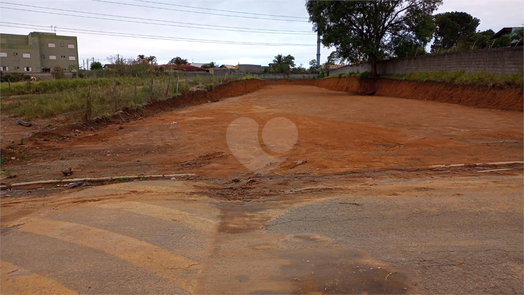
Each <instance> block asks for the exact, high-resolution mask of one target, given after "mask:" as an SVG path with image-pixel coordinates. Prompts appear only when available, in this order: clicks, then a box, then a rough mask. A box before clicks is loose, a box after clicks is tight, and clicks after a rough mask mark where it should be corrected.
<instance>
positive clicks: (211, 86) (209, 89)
mask: <svg viewBox="0 0 524 295" xmlns="http://www.w3.org/2000/svg"><path fill="white" fill-rule="evenodd" d="M213 87H215V85H213V83H210V84H206V85H204V89H205V90H207V91H211V90H213Z"/></svg>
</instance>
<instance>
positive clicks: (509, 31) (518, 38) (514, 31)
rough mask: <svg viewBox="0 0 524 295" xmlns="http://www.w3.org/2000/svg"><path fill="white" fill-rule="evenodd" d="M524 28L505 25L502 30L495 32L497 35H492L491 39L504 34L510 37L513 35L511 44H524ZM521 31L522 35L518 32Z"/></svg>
mask: <svg viewBox="0 0 524 295" xmlns="http://www.w3.org/2000/svg"><path fill="white" fill-rule="evenodd" d="M523 29H524V28H523V27H505V28H502V29H501V30H500V31H498V32H497V33H495V35H493V37H491V40H495V39H498V38H500V37H502V36H505V35H509V36H510V37H512V40H511V43H510V44H511V45H510V46H522V44H523V42H522V30H523ZM519 31H520V35H519V34H518V33H519Z"/></svg>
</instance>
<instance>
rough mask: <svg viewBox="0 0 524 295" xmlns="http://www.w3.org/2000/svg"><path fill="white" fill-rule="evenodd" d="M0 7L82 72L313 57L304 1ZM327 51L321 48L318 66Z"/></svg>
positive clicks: (514, 13) (502, 22)
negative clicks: (96, 64) (63, 48)
mask: <svg viewBox="0 0 524 295" xmlns="http://www.w3.org/2000/svg"><path fill="white" fill-rule="evenodd" d="M0 7H1V8H0V20H1V22H0V26H1V27H2V28H1V31H0V32H1V33H9V34H28V33H29V32H32V31H47V32H50V31H52V29H51V26H56V33H57V34H59V35H70V36H77V37H78V50H79V55H80V56H79V58H80V66H82V60H85V59H87V58H94V59H95V60H98V61H100V62H102V63H105V62H107V60H106V58H107V57H108V56H110V55H115V54H120V55H123V56H124V57H136V56H137V55H138V54H144V55H148V56H149V55H154V56H156V57H157V59H158V63H160V64H163V63H167V62H168V61H169V60H170V59H171V58H172V57H175V56H180V57H182V58H186V59H188V61H189V62H191V61H193V62H195V63H204V62H210V61H215V62H217V63H219V64H238V63H243V64H245V63H248V64H261V65H267V64H268V63H270V62H271V61H272V59H273V57H274V56H275V55H277V54H284V55H287V54H291V55H293V56H295V58H296V63H297V65H300V64H303V66H304V67H306V68H307V67H309V61H310V60H311V59H314V58H315V56H316V35H315V34H314V33H313V32H312V30H311V28H312V25H311V24H310V23H308V14H307V11H306V9H305V0H278V1H277V0H263V1H262V0H55V1H46V0H0ZM199 8H200V9H199ZM446 11H464V12H467V13H469V14H471V15H473V16H474V17H477V18H479V19H480V20H481V23H480V26H479V27H478V29H479V30H487V29H492V30H494V31H495V32H496V31H498V30H499V29H501V28H502V27H511V26H522V24H523V23H524V13H523V11H524V5H523V0H497V1H493V0H447V1H446V0H445V1H444V4H443V5H442V6H441V7H440V9H439V10H438V12H446ZM275 15H276V16H283V17H276V16H275ZM277 19H278V20H277ZM13 26H15V27H13ZM182 26H184V27H182ZM188 26H189V27H188ZM195 26H200V28H195ZM81 30H83V31H81ZM269 31H271V32H269ZM103 33H105V34H110V35H111V36H107V35H102V34H103ZM284 33H286V34H284ZM123 34H128V35H125V36H123ZM129 34H130V35H129ZM137 35H142V36H137ZM145 36H148V37H149V38H143V37H145ZM151 38H155V39H151ZM173 38H175V39H178V40H172V39H173ZM184 38H185V39H199V40H206V42H210V43H204V42H202V41H199V40H193V41H196V42H188V41H184V40H180V39H184ZM166 39H170V40H166ZM217 42H221V43H226V44H219V43H217ZM227 42H234V43H246V42H247V43H254V44H256V45H245V44H227ZM330 52H331V50H330V49H328V48H322V51H321V53H322V58H321V60H322V62H324V61H325V60H326V57H327V55H328V54H329V53H330Z"/></svg>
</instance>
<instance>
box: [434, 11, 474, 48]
mask: <svg viewBox="0 0 524 295" xmlns="http://www.w3.org/2000/svg"><path fill="white" fill-rule="evenodd" d="M479 24H480V20H479V19H478V18H475V17H473V16H471V15H469V14H467V13H466V12H458V11H455V12H445V13H440V14H437V15H435V25H436V30H435V42H434V43H433V45H432V46H431V50H432V51H438V50H440V49H451V48H453V47H455V46H457V45H459V43H464V44H465V43H467V41H468V39H470V38H472V36H473V35H474V34H475V32H476V30H477V27H478V25H479Z"/></svg>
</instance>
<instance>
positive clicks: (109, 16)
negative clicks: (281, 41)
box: [0, 2, 312, 35]
mask: <svg viewBox="0 0 524 295" xmlns="http://www.w3.org/2000/svg"><path fill="white" fill-rule="evenodd" d="M1 4H7V5H14V6H23V7H30V8H38V9H47V10H54V11H61V12H68V13H77V14H81V15H70V14H65V13H59V12H49V11H39V10H31V9H27V8H24V9H21V8H13V7H0V8H3V9H11V10H18V11H24V12H36V13H45V14H54V15H62V16H69V17H82V18H90V19H101V20H109V21H117V22H127V23H140V24H150V25H157V26H170V27H184V28H191V29H200V30H218V31H232V32H246V33H257V34H284V35H298V34H302V35H303V34H312V32H308V31H287V30H273V29H257V28H241V27H230V26H220V25H217V26H214V25H213V26H212V25H203V24H194V23H184V22H175V21H166V20H155V19H150V18H141V17H128V16H119V15H114V14H103V13H92V12H83V11H77V10H69V9H60V8H48V7H43V6H35V5H26V4H15V3H10V2H2V3H1ZM84 14H89V15H95V16H86V15H84ZM100 16H106V17H100ZM114 17H117V18H125V19H114ZM133 19H134V20H133ZM136 20H143V21H136Z"/></svg>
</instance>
